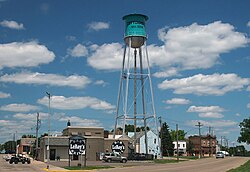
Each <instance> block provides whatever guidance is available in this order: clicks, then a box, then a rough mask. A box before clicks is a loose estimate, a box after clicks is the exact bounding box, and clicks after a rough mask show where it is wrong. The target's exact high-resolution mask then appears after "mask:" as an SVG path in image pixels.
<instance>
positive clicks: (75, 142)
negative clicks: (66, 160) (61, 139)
mask: <svg viewBox="0 0 250 172" xmlns="http://www.w3.org/2000/svg"><path fill="white" fill-rule="evenodd" d="M85 149H86V139H85V138H83V137H80V136H73V137H70V138H69V155H85Z"/></svg>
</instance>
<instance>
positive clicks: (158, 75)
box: [153, 68, 179, 78]
mask: <svg viewBox="0 0 250 172" xmlns="http://www.w3.org/2000/svg"><path fill="white" fill-rule="evenodd" d="M178 75H179V74H178V69H177V68H170V69H167V70H165V71H160V72H156V73H154V74H153V76H154V77H156V78H166V77H171V76H178Z"/></svg>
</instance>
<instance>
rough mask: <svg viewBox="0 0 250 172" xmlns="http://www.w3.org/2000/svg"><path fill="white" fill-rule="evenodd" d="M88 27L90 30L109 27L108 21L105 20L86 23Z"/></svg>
mask: <svg viewBox="0 0 250 172" xmlns="http://www.w3.org/2000/svg"><path fill="white" fill-rule="evenodd" d="M88 28H89V29H90V30H95V31H99V30H103V29H108V28H109V23H106V22H92V23H89V24H88Z"/></svg>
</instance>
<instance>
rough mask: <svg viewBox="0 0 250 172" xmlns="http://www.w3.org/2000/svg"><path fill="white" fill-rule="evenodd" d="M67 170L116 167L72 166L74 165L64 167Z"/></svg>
mask: <svg viewBox="0 0 250 172" xmlns="http://www.w3.org/2000/svg"><path fill="white" fill-rule="evenodd" d="M64 168H65V169H67V170H95V169H106V168H114V167H111V166H87V167H82V168H81V167H79V166H72V167H64Z"/></svg>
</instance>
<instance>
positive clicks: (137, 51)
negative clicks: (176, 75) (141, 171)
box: [114, 14, 160, 154]
mask: <svg viewBox="0 0 250 172" xmlns="http://www.w3.org/2000/svg"><path fill="white" fill-rule="evenodd" d="M123 20H124V21H125V37H124V42H125V48H124V53H123V60H122V69H121V75H120V86H119V91H118V98H117V109H116V119H115V129H114V131H117V129H118V128H121V129H122V134H123V136H124V135H125V134H126V133H125V125H133V126H134V132H133V146H134V149H135V152H139V150H138V149H139V146H138V141H139V137H141V136H142V134H144V137H145V140H144V141H145V147H144V150H145V153H147V154H148V153H149V152H148V136H147V130H148V129H150V130H151V131H153V132H154V133H155V134H156V135H157V141H156V148H155V149H157V152H156V153H157V154H159V153H160V148H159V131H158V127H157V121H156V120H157V118H156V113H155V106H154V95H153V89H152V80H151V74H150V67H149V58H148V52H147V45H146V40H147V34H146V28H145V22H146V21H147V20H148V17H147V16H146V15H142V14H129V15H126V16H124V17H123ZM138 127H139V128H141V132H140V133H139V132H138V130H137V131H136V129H137V128H138ZM143 130H144V131H143ZM142 132H143V133H142ZM114 137H115V132H114ZM140 149H141V148H140Z"/></svg>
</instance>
